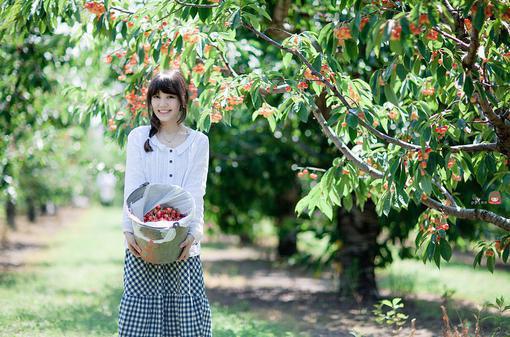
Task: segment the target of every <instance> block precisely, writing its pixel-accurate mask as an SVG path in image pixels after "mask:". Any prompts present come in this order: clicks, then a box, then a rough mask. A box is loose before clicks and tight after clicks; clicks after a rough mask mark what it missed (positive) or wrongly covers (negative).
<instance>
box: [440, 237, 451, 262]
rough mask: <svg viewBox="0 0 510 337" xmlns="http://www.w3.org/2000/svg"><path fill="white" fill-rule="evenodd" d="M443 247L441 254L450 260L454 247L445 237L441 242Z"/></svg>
mask: <svg viewBox="0 0 510 337" xmlns="http://www.w3.org/2000/svg"><path fill="white" fill-rule="evenodd" d="M440 248H441V256H442V257H443V259H445V260H446V261H450V258H451V257H452V247H450V243H449V242H448V241H446V240H444V239H442V240H441V243H440Z"/></svg>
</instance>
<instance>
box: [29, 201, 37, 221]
mask: <svg viewBox="0 0 510 337" xmlns="http://www.w3.org/2000/svg"><path fill="white" fill-rule="evenodd" d="M27 216H28V221H30V222H32V223H34V222H35V218H36V211H35V203H34V199H33V198H32V197H28V198H27Z"/></svg>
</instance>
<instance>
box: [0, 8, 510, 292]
mask: <svg viewBox="0 0 510 337" xmlns="http://www.w3.org/2000/svg"><path fill="white" fill-rule="evenodd" d="M40 3H41V2H30V1H29V2H27V5H26V6H19V4H18V3H15V4H11V5H9V4H7V5H5V6H4V7H3V9H2V14H1V16H0V17H2V18H4V20H5V22H13V20H15V21H16V22H18V21H19V22H23V18H25V17H29V16H30V14H31V13H32V12H33V10H32V7H37V4H40ZM16 4H18V5H16ZM28 4H31V5H28ZM59 4H60V3H59ZM70 4H72V5H74V6H76V4H75V3H73V2H71V3H70ZM16 6H17V7H16ZM43 7H44V6H43ZM47 7H48V8H44V11H43V12H42V13H43V14H41V13H38V14H34V13H32V14H31V15H32V17H31V18H30V19H27V20H28V21H29V22H30V23H31V24H32V25H34V26H37V25H39V26H40V25H41V24H42V25H43V26H45V27H53V28H54V27H55V25H53V21H55V20H53V21H52V20H51V17H54V16H58V15H61V16H63V17H64V18H65V17H66V15H64V14H63V13H67V11H66V10H65V9H64V8H67V7H66V6H60V5H55V6H54V7H53V8H50V7H51V6H47ZM78 7H81V5H80V6H78ZM83 8H84V9H85V11H84V12H83V11H81V12H80V11H78V10H76V11H74V10H73V9H70V10H69V11H70V13H72V15H69V19H70V20H76V22H79V23H80V25H81V26H80V27H81V32H79V33H77V35H78V36H80V37H81V39H82V40H83V39H91V36H92V37H93V39H91V45H90V46H89V49H88V51H87V56H88V58H86V59H85V61H84V62H85V63H84V64H82V65H85V66H86V67H90V68H92V69H95V70H96V71H97V70H99V69H101V71H104V73H102V75H103V76H104V81H103V82H102V83H101V81H100V79H99V78H94V76H90V77H89V78H88V81H87V82H86V83H87V85H86V86H84V85H80V84H74V83H72V82H70V81H68V82H66V83H65V85H64V87H65V88H66V89H65V91H64V92H65V93H66V95H67V96H66V97H67V99H68V100H69V102H70V103H69V105H68V107H67V111H69V115H68V116H73V117H72V118H75V120H76V121H79V122H80V123H84V124H85V125H86V124H87V123H88V121H90V120H91V119H92V118H93V116H99V117H100V118H101V120H102V121H103V124H104V125H105V126H106V127H108V129H109V132H108V134H109V135H110V136H111V137H112V138H113V139H117V140H118V142H119V144H121V145H122V144H123V143H124V142H125V139H126V136H127V134H128V133H129V131H130V130H131V129H132V128H134V127H136V126H137V125H139V124H147V123H148V116H147V112H146V107H145V105H144V92H145V90H146V85H147V80H148V79H149V78H150V77H151V76H153V75H154V74H155V73H157V72H159V71H161V70H164V69H169V68H172V67H179V68H180V69H181V70H182V71H183V72H184V74H185V76H186V77H187V78H188V80H189V83H190V87H189V93H190V97H191V100H190V105H189V122H190V123H193V124H194V125H196V127H197V128H199V129H201V130H205V131H211V132H210V137H211V140H212V142H211V148H212V150H213V151H212V154H211V159H212V160H211V168H210V182H211V187H210V189H209V192H208V205H209V209H210V210H214V212H212V213H214V214H212V215H213V216H214V217H215V220H216V221H217V222H218V223H219V225H220V226H221V227H222V228H223V229H224V230H226V231H228V232H236V233H238V234H239V235H240V236H241V237H242V238H244V240H246V241H249V240H250V237H251V236H252V227H251V224H252V223H253V222H254V221H258V220H259V219H261V218H263V217H271V218H272V219H273V221H274V222H275V223H276V224H277V225H278V228H280V231H281V233H280V240H282V238H283V237H285V236H286V234H285V232H286V231H291V232H293V231H294V232H297V231H310V230H311V231H314V232H315V233H316V234H317V236H318V237H327V238H328V240H329V241H330V244H329V245H328V248H327V249H326V250H325V251H324V253H323V257H321V258H320V259H319V260H318V261H316V262H317V263H319V264H323V265H324V264H328V263H334V264H335V265H336V266H337V271H338V273H339V275H340V280H341V282H340V286H341V289H340V292H341V293H342V294H344V295H353V294H354V295H359V296H361V297H363V298H370V297H373V296H376V295H377V287H376V283H375V276H374V268H375V266H376V265H381V266H383V265H385V264H387V263H390V262H391V260H392V256H391V253H390V250H389V246H388V245H389V244H393V243H399V244H401V245H402V249H401V251H400V254H401V255H402V256H406V257H408V256H415V255H420V256H421V258H422V259H423V260H424V261H434V263H435V264H437V265H438V266H439V265H440V263H441V260H446V261H448V260H449V259H450V257H451V254H452V248H451V245H452V244H455V245H457V246H462V245H466V242H469V241H472V242H477V241H478V240H480V242H479V244H478V246H477V248H476V251H477V256H476V258H475V261H474V263H475V265H476V264H479V263H480V262H481V260H482V258H484V259H485V261H486V265H487V268H488V269H489V270H491V271H492V270H493V269H494V265H495V261H496V258H501V259H502V260H503V261H504V262H507V260H508V255H509V252H510V238H509V233H508V232H509V231H510V219H509V218H508V214H510V198H509V196H510V190H509V189H510V187H509V186H510V173H509V171H508V157H509V155H510V119H509V115H510V107H509V96H508V92H510V91H509V90H508V83H510V82H509V76H510V75H509V62H510V54H509V52H510V39H509V21H510V6H509V5H508V3H505V2H503V1H491V2H488V1H473V0H470V1H447V0H444V1H439V0H435V1H429V2H427V3H421V2H411V1H391V0H383V1H361V0H341V1H335V0H333V1H315V2H313V1H297V2H293V3H291V2H290V1H283V0H281V1H255V0H250V1H230V0H227V1H221V0H220V1H199V2H183V1H180V0H179V1H175V2H170V3H169V2H165V1H144V2H140V1H135V2H128V1H114V2H111V1H104V2H98V1H89V2H86V3H85V4H84V5H83ZM50 13H53V14H50ZM57 13H60V14H57ZM16 17H17V19H12V18H16ZM48 17H50V19H48ZM22 24H23V23H20V25H22ZM29 26H30V25H29ZM15 28H19V27H16V25H13V26H9V25H6V24H4V25H2V26H1V27H0V32H2V34H3V35H2V36H7V37H9V36H10V35H12V32H13V31H14V30H13V29H15ZM27 29H30V27H29V28H27ZM42 31H43V32H44V30H42ZM80 34H81V35H80ZM2 39H5V37H3V38H2ZM75 41H77V39H76V40H75ZM57 50H58V49H57ZM91 57H92V59H91ZM78 59H79V57H78ZM87 60H89V61H88V62H89V63H86V62H87ZM82 62H83V61H82ZM105 65H107V67H105ZM93 79H95V80H96V81H92V80H93ZM11 82H12V81H11ZM64 82H65V81H64ZM13 83H16V82H15V81H14V82H13ZM89 83H93V85H92V86H89ZM119 84H120V85H119ZM14 87H15V86H14ZM91 89H92V90H91ZM9 92H12V90H9ZM2 95H6V94H2ZM4 97H6V96H4ZM7 108H9V109H7V110H9V111H16V110H13V109H12V108H10V107H7ZM2 111H3V110H2ZM260 121H267V126H268V127H269V129H270V131H271V132H269V130H268V129H267V128H266V129H265V130H264V129H262V127H261V126H260ZM218 123H219V124H218ZM307 132H310V133H311V134H310V136H306V133H307ZM303 134H304V135H305V137H303ZM283 139H287V143H285V142H283ZM289 139H291V140H293V139H297V140H296V141H294V140H293V141H292V143H291V142H290V141H288V140H289ZM303 148H306V149H312V150H311V151H305V150H303ZM293 165H294V166H293ZM305 169H306V171H305ZM296 171H299V172H298V173H297V174H298V175H299V176H298V177H296V175H295V173H296ZM8 180H9V179H8ZM4 181H5V179H4ZM4 190H7V188H5V189H4ZM296 194H297V195H299V197H298V198H299V202H297V203H296V201H297V199H298V198H296ZM250 196H251V197H252V198H250ZM292 205H294V206H295V210H296V211H297V213H298V215H299V216H300V218H299V219H294V218H292V216H291V215H290V214H291V213H290V211H289V209H292ZM317 210H319V211H320V213H322V214H317ZM304 215H307V216H308V218H307V219H306V220H307V221H303V220H305V218H304ZM308 220H309V221H308ZM414 238H415V243H414V244H413V245H411V244H409V239H414ZM290 241H292V240H290ZM415 249H416V251H414V250H415ZM290 251H291V252H293V251H295V249H293V248H291V249H290ZM281 253H283V255H285V252H284V251H281Z"/></svg>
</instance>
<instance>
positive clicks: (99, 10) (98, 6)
mask: <svg viewBox="0 0 510 337" xmlns="http://www.w3.org/2000/svg"><path fill="white" fill-rule="evenodd" d="M84 7H85V9H86V10H88V11H89V12H90V13H92V14H94V15H95V16H97V17H99V16H101V15H103V13H104V12H105V8H104V5H103V4H102V3H100V2H96V1H88V2H86V3H85V5H84Z"/></svg>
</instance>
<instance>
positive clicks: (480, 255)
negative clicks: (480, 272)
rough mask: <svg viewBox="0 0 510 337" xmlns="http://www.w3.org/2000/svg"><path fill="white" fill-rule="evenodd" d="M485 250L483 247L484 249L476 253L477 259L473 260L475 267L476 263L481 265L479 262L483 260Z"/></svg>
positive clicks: (474, 266)
mask: <svg viewBox="0 0 510 337" xmlns="http://www.w3.org/2000/svg"><path fill="white" fill-rule="evenodd" d="M484 251H485V250H484V249H482V250H480V251H479V252H478V254H476V256H475V259H474V260H473V268H476V265H477V264H478V265H479V264H480V263H481V262H482V257H483V253H484Z"/></svg>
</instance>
